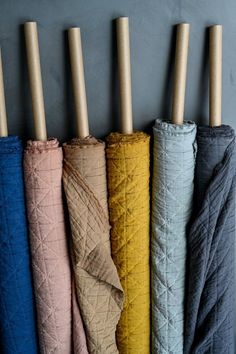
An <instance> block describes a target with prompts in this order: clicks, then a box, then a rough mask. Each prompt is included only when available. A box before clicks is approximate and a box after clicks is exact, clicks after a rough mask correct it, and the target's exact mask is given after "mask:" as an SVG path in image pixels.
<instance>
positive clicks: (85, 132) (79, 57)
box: [68, 27, 89, 138]
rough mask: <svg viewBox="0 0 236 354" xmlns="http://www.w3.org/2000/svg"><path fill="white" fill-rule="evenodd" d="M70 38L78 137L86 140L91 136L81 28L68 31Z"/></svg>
mask: <svg viewBox="0 0 236 354" xmlns="http://www.w3.org/2000/svg"><path fill="white" fill-rule="evenodd" d="M68 38H69V48H70V62H71V72H72V82H73V89H74V99H75V112H76V120H77V135H78V137H79V138H85V137H87V136H89V123H88V108H87V99H86V89H85V80H84V64H83V52H82V43H81V34H80V28H77V27H73V28H70V29H69V30H68Z"/></svg>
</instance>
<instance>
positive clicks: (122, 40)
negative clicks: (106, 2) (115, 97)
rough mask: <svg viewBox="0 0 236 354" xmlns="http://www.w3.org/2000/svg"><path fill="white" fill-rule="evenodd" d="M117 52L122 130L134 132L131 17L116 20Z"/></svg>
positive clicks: (123, 131)
mask: <svg viewBox="0 0 236 354" xmlns="http://www.w3.org/2000/svg"><path fill="white" fill-rule="evenodd" d="M116 29H117V52H118V67H119V84H120V111H121V132H122V133H124V134H132V133H133V117H132V92H131V67H130V39H129V18H128V17H120V18H118V19H117V20H116Z"/></svg>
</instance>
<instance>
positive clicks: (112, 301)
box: [63, 137, 123, 354]
mask: <svg viewBox="0 0 236 354" xmlns="http://www.w3.org/2000/svg"><path fill="white" fill-rule="evenodd" d="M64 157H65V158H64V170H63V182H64V189H65V193H66V199H67V204H68V209H69V217H70V225H71V232H72V249H73V253H72V260H73V266H74V274H75V285H76V293H77V299H78V302H79V306H80V309H81V314H82V319H83V322H84V325H85V330H86V336H87V343H88V349H89V353H90V354H92V353H101V354H104V353H107V354H109V353H118V351H117V346H116V338H115V331H116V326H117V322H118V320H119V318H120V312H121V309H122V305H123V290H122V287H121V284H120V281H119V277H118V274H117V270H116V267H115V265H114V263H113V261H112V258H111V254H110V233H109V231H110V226H109V221H108V208H107V187H106V164H105V151H104V143H102V142H101V141H98V140H96V139H95V138H93V137H87V138H84V139H73V140H72V141H71V142H70V143H66V144H64Z"/></svg>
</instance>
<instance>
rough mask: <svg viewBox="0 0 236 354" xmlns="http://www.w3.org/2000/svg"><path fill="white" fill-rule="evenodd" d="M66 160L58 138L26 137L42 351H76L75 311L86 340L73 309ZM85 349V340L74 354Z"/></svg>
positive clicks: (32, 243) (30, 215) (26, 168)
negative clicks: (65, 199)
mask: <svg viewBox="0 0 236 354" xmlns="http://www.w3.org/2000/svg"><path fill="white" fill-rule="evenodd" d="M62 161H63V157H62V149H61V148H59V144H58V141H57V140H56V139H51V140H48V141H46V142H40V141H28V143H27V147H26V149H25V155H24V172H25V186H26V201H27V211H28V223H29V231H30V246H31V257H32V266H33V280H34V294H35V299H36V307H37V319H38V334H39V344H40V352H41V353H42V354H48V353H58V354H61V353H71V352H72V348H73V346H72V311H73V312H75V311H76V312H75V313H76V314H77V317H76V318H74V317H73V321H76V323H77V326H76V329H77V330H78V336H79V337H80V338H82V341H85V337H84V333H83V325H82V322H81V318H79V312H78V310H76V309H74V310H73V309H72V308H71V302H72V295H73V292H72V291H71V272H70V260H69V253H68V246H67V238H66V225H65V219H64V210H63V199H62ZM74 305H75V304H74ZM75 343H77V342H76V340H75ZM76 347H77V348H78V345H77V344H76ZM81 348H84V344H83V342H82V343H81V346H80V349H77V350H76V351H75V353H84V354H86V353H87V351H86V350H83V349H81Z"/></svg>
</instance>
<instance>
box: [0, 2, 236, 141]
mask: <svg viewBox="0 0 236 354" xmlns="http://www.w3.org/2000/svg"><path fill="white" fill-rule="evenodd" d="M119 16H129V17H130V35H131V60H132V85H133V113H134V126H135V129H145V130H149V129H150V128H151V126H152V124H153V120H154V119H155V118H157V117H158V118H162V119H168V118H169V116H170V107H171V86H172V76H173V60H174V47H175V25H176V24H177V23H179V22H189V23H191V34H190V50H189V65H188V81H187V91H186V106H185V118H186V119H191V120H195V121H196V122H198V123H203V124H207V122H208V31H207V27H208V26H210V25H212V24H216V23H218V24H222V25H223V26H224V33H223V122H224V123H225V124H231V125H232V126H233V127H234V128H236V119H235V112H236V1H235V0H146V1H145V0H20V1H19V0H18V1H16V0H0V44H1V48H2V57H3V66H4V67H3V69H4V78H5V93H6V103H7V112H8V126H9V133H10V134H18V135H20V136H21V137H22V138H24V139H28V138H33V137H34V132H33V117H32V109H31V100H30V93H29V84H28V74H27V63H26V55H25V44H24V33H23V26H22V24H23V23H24V22H25V21H29V20H34V21H37V22H38V31H39V40H40V49H41V66H42V75H43V87H44V96H45V109H46V117H47V129H48V135H49V136H54V137H58V138H59V139H60V141H65V140H67V139H69V138H71V137H73V136H74V135H75V119H74V108H73V96H72V87H71V86H72V85H71V76H70V68H69V56H68V43H67V35H66V29H67V28H68V27H70V26H79V27H81V31H82V41H83V54H84V64H85V74H86V86H87V99H88V109H89V118H90V130H91V133H92V134H94V135H95V136H96V137H104V136H105V135H106V134H108V133H109V132H110V131H111V130H116V129H118V127H119V101H118V82H117V63H116V41H115V24H114V19H115V18H116V17H119Z"/></svg>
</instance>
